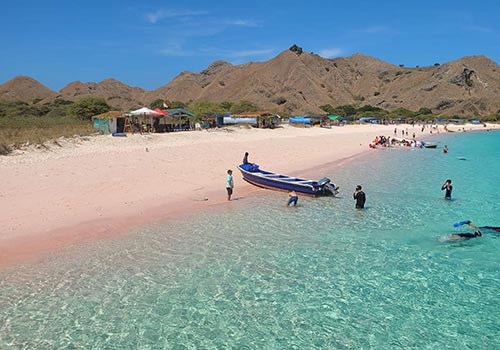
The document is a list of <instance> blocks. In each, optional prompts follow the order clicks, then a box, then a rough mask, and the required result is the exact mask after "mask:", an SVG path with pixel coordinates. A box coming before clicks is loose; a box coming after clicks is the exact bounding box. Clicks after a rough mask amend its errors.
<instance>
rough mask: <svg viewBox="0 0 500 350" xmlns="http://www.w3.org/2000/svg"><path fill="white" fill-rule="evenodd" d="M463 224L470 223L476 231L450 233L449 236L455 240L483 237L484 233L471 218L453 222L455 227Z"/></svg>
mask: <svg viewBox="0 0 500 350" xmlns="http://www.w3.org/2000/svg"><path fill="white" fill-rule="evenodd" d="M462 225H468V226H469V227H470V228H472V229H473V230H474V233H467V232H464V233H450V234H449V235H448V238H449V239H453V240H462V239H463V240H465V239H471V238H476V237H481V236H482V235H483V234H482V233H481V231H480V230H479V228H478V227H477V226H476V225H474V224H473V223H472V222H471V221H470V220H463V221H460V222H457V223H455V224H453V226H454V227H460V226H462Z"/></svg>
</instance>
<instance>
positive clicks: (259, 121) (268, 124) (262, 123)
mask: <svg viewBox="0 0 500 350" xmlns="http://www.w3.org/2000/svg"><path fill="white" fill-rule="evenodd" d="M280 123H281V116H279V115H278V114H274V113H271V112H268V111H258V112H242V113H236V114H232V115H231V117H230V118H227V119H226V118H224V124H249V125H252V126H257V127H258V128H270V129H274V128H275V127H276V126H278V125H279V124H280Z"/></svg>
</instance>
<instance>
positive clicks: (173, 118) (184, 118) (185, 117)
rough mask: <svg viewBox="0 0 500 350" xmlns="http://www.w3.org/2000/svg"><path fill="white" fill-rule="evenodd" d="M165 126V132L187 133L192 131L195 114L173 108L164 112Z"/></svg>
mask: <svg viewBox="0 0 500 350" xmlns="http://www.w3.org/2000/svg"><path fill="white" fill-rule="evenodd" d="M166 112H167V116H165V124H166V125H167V126H168V128H167V130H166V131H187V130H191V129H192V125H193V123H194V119H195V118H196V114H194V113H193V112H191V111H188V110H187V109H184V108H175V109H168V110H166Z"/></svg>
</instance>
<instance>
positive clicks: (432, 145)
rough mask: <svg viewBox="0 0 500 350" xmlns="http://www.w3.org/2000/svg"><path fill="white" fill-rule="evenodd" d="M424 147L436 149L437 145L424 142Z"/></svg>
mask: <svg viewBox="0 0 500 350" xmlns="http://www.w3.org/2000/svg"><path fill="white" fill-rule="evenodd" d="M422 145H423V146H424V147H425V148H436V147H437V143H436V142H429V141H422Z"/></svg>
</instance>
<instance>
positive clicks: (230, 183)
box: [226, 169, 234, 201]
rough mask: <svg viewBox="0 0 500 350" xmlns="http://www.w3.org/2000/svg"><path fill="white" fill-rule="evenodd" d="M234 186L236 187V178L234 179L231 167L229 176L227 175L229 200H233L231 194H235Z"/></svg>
mask: <svg viewBox="0 0 500 350" xmlns="http://www.w3.org/2000/svg"><path fill="white" fill-rule="evenodd" d="M233 188H234V180H233V171H232V170H231V169H229V170H228V171H227V176H226V190H227V200H228V201H230V200H231V196H232V195H233Z"/></svg>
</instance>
